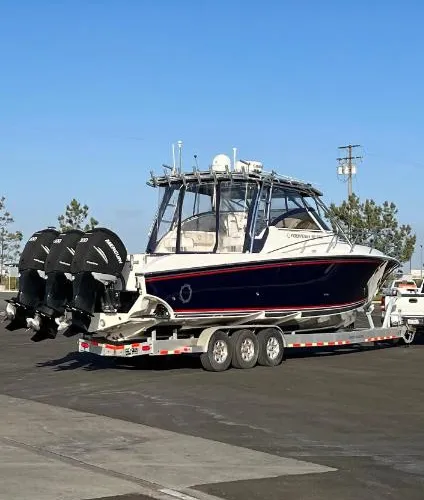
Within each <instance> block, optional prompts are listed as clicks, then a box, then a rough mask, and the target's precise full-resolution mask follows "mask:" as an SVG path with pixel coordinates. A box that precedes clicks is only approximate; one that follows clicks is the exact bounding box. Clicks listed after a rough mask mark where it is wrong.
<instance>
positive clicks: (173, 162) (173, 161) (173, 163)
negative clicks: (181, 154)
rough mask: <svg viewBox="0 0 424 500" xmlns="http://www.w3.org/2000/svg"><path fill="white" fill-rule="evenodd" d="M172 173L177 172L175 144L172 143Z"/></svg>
mask: <svg viewBox="0 0 424 500" xmlns="http://www.w3.org/2000/svg"><path fill="white" fill-rule="evenodd" d="M172 173H173V174H175V144H172Z"/></svg>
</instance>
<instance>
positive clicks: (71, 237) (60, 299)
mask: <svg viewBox="0 0 424 500" xmlns="http://www.w3.org/2000/svg"><path fill="white" fill-rule="evenodd" d="M83 234H84V232H83V231H80V230H79V229H70V230H69V231H65V232H61V233H60V234H58V235H57V237H56V238H55V239H54V241H53V243H52V246H51V248H50V252H49V255H48V257H47V259H46V263H45V266H44V271H45V273H46V276H47V280H46V288H45V295H44V300H43V303H42V304H40V305H39V307H37V313H38V315H39V319H38V322H37V328H38V331H37V332H36V334H35V335H34V336H33V337H32V340H33V341H35V342H39V341H40V340H44V339H46V338H55V337H56V335H57V327H58V325H57V323H56V322H55V319H56V318H57V317H60V316H62V315H63V314H64V312H65V309H66V307H67V305H68V304H69V302H70V301H71V300H72V295H73V287H72V275H71V274H70V271H71V264H72V259H73V258H74V254H75V248H76V246H77V245H78V242H79V240H80V239H81V237H82V236H83ZM34 325H35V323H34Z"/></svg>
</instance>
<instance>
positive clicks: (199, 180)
mask: <svg viewBox="0 0 424 500" xmlns="http://www.w3.org/2000/svg"><path fill="white" fill-rule="evenodd" d="M147 184H148V185H149V186H152V187H156V188H163V194H162V198H161V200H160V202H159V207H158V210H157V213H156V216H155V217H154V220H153V224H152V226H151V229H150V232H149V236H148V244H147V248H146V252H147V253H148V254H155V255H162V254H166V255H169V254H174V253H176V254H184V253H196V254H197V253H205V254H209V253H257V252H258V251H260V250H258V249H257V248H256V247H257V245H255V240H256V239H257V234H258V233H257V224H258V217H259V215H258V211H259V205H260V203H261V201H264V195H265V196H266V198H265V204H266V205H268V210H269V206H270V203H271V200H272V199H273V198H272V196H273V192H274V190H278V189H280V190H282V192H286V193H287V195H286V196H288V195H291V196H293V197H294V198H297V202H296V203H295V205H297V206H298V208H295V209H293V210H292V211H296V210H297V211H298V212H302V211H303V212H304V215H305V214H306V215H305V216H306V217H309V218H310V219H311V220H312V221H313V222H314V223H315V225H316V228H314V229H312V231H314V232H315V231H316V232H317V238H322V237H323V236H328V235H329V234H333V235H337V236H338V237H339V238H341V239H342V240H344V241H346V242H348V243H349V239H348V238H347V236H346V234H345V233H344V231H343V229H342V228H341V226H340V225H339V224H338V223H337V221H336V220H335V219H334V217H333V216H332V215H331V213H330V211H329V209H328V208H327V206H326V205H325V204H324V202H323V201H322V199H321V197H322V193H321V192H320V191H318V190H317V189H316V188H314V187H313V186H312V185H311V184H306V183H302V182H300V181H295V180H292V179H290V178H286V177H282V176H277V175H276V174H275V173H274V172H273V173H271V174H267V175H264V173H256V172H255V173H247V174H246V173H243V174H241V175H238V173H235V172H225V173H223V172H215V171H208V172H199V171H194V172H193V173H192V174H176V173H173V174H172V175H165V176H163V177H155V176H154V175H153V174H152V178H151V180H150V181H149V182H148V183H147ZM228 189H229V190H230V196H229V197H228V198H225V196H223V194H224V193H225V191H228ZM232 189H234V193H235V195H236V196H235V197H234V199H232V198H231V194H232V191H231V190H232ZM241 190H244V194H245V200H244V206H243V200H242V199H241V196H240V192H241ZM266 193H267V194H266ZM188 194H190V195H194V200H196V199H198V198H199V197H200V194H207V195H208V196H209V198H208V196H206V197H204V200H206V199H208V200H209V201H210V202H211V203H212V207H211V208H212V210H210V211H205V212H199V211H198V212H197V213H194V208H193V213H192V214H191V215H190V216H189V217H186V218H183V211H184V210H185V208H186V205H188V202H186V200H187V199H188V198H186V195H188ZM237 196H238V198H237ZM235 199H238V206H239V207H240V208H241V209H240V210H235V209H233V210H223V208H222V207H223V202H224V201H225V200H226V201H227V202H229V204H230V205H231V203H232V204H233V205H235V204H236V203H237V202H235V201H234V200H235ZM195 205H196V201H194V205H193V207H194V206H195ZM227 205H228V203H227ZM286 205H287V199H286ZM314 205H315V206H314ZM191 206H192V204H189V207H191ZM168 207H171V212H172V210H173V213H172V214H168V215H172V220H171V217H170V220H167V219H165V218H164V216H165V214H166V210H167V208H168ZM229 215H231V219H232V220H231V221H230V222H228V216H229ZM322 215H324V216H325V218H326V219H327V220H328V222H329V223H330V224H331V229H330V228H329V227H328V225H327V224H326V222H325V221H324V220H323V219H322ZM211 216H212V217H211ZM224 216H226V217H227V220H225V222H224V219H225V217H224ZM280 217H281V216H280ZM282 218H284V215H283V216H282ZM201 219H202V221H201V222H199V221H200V220H201ZM163 222H165V223H166V224H169V230H168V231H165V232H163V234H161V225H162V224H163ZM193 223H195V224H197V228H194V227H193ZM199 223H200V224H203V225H204V226H203V227H200V226H199ZM190 224H191V226H190ZM213 224H215V225H214V227H213ZM229 224H232V226H233V227H235V228H236V231H235V232H234V233H233V235H237V238H236V241H234V238H233V239H232V240H231V241H230V243H228V242H226V243H225V242H224V240H225V237H224V236H223V233H224V231H223V230H222V228H223V227H224V226H225V227H226V228H228V226H229ZM184 225H185V226H186V229H185V230H184V231H183V232H182V226H184ZM271 225H273V224H271V220H270V213H269V212H268V216H267V219H266V227H269V226H271ZM274 225H275V224H274ZM206 226H208V227H207V229H205V228H206ZM199 228H200V229H199ZM190 229H191V230H192V231H191V232H190ZM193 230H197V231H198V233H193ZM295 230H296V229H295ZM298 230H302V229H298ZM189 233H190V234H189ZM193 234H195V235H196V237H197V240H198V239H199V238H201V237H203V238H204V241H202V242H201V243H200V246H198V247H197V248H195V247H193V241H194V240H193ZM171 235H172V237H171ZM187 235H188V236H190V237H189V238H186V236H187ZM165 236H168V239H169V242H168V245H170V246H168V247H166V246H165V245H164V244H162V245H161V241H163V240H164V238H165ZM206 237H207V238H206ZM228 239H229V238H227V240H228ZM230 239H231V238H230ZM187 241H189V242H190V244H189V245H188V246H187ZM190 245H191V246H190Z"/></svg>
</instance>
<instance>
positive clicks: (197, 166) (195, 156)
mask: <svg viewBox="0 0 424 500" xmlns="http://www.w3.org/2000/svg"><path fill="white" fill-rule="evenodd" d="M194 161H195V162H196V168H197V170H199V164H198V163H197V155H194Z"/></svg>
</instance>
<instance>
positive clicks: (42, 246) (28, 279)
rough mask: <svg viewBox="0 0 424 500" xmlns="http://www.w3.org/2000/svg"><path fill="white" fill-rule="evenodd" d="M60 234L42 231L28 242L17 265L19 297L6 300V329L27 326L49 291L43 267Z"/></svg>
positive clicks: (52, 231) (49, 229) (53, 231)
mask: <svg viewBox="0 0 424 500" xmlns="http://www.w3.org/2000/svg"><path fill="white" fill-rule="evenodd" d="M58 234H59V232H58V231H57V230H56V229H53V228H48V229H43V230H41V231H37V232H36V233H34V234H33V235H32V236H31V238H30V239H29V240H28V241H27V243H26V245H25V247H24V250H23V252H22V254H21V258H20V260H19V264H18V270H19V291H18V295H17V296H16V297H14V298H12V299H10V300H8V301H7V302H8V304H7V306H6V319H8V320H9V321H10V323H9V325H8V326H7V327H6V329H7V330H10V331H13V330H17V329H19V328H24V327H26V326H27V318H29V317H30V316H32V315H33V314H34V312H35V310H36V309H37V307H39V306H40V304H41V303H42V302H43V299H44V294H45V290H46V279H45V273H44V265H45V261H46V259H47V257H48V255H49V251H50V247H51V245H52V243H53V241H54V239H55V238H56V237H57V235H58Z"/></svg>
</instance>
